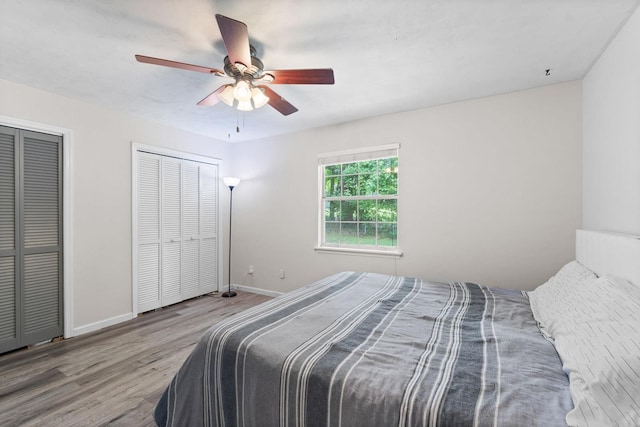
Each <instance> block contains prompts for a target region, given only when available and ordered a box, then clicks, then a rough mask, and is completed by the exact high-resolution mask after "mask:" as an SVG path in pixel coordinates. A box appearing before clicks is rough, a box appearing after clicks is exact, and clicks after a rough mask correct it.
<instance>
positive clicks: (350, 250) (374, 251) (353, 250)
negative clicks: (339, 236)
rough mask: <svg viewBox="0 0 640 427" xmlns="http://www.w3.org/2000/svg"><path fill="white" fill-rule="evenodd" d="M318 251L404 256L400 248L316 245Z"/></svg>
mask: <svg viewBox="0 0 640 427" xmlns="http://www.w3.org/2000/svg"><path fill="white" fill-rule="evenodd" d="M314 250H315V251H316V252H326V253H343V254H351V255H371V256H383V257H395V258H400V257H401V256H402V251H400V250H398V249H389V250H384V249H360V248H341V247H331V246H316V247H315V248H314Z"/></svg>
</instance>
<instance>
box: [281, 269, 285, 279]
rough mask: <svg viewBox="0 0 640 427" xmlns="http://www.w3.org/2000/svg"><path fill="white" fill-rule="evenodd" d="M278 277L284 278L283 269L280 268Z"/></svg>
mask: <svg viewBox="0 0 640 427" xmlns="http://www.w3.org/2000/svg"><path fill="white" fill-rule="evenodd" d="M280 278H281V279H284V270H280Z"/></svg>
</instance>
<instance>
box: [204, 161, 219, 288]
mask: <svg viewBox="0 0 640 427" xmlns="http://www.w3.org/2000/svg"><path fill="white" fill-rule="evenodd" d="M218 180H219V176H218V166H217V165H210V164H201V165H200V291H201V292H200V293H207V292H213V291H216V290H218Z"/></svg>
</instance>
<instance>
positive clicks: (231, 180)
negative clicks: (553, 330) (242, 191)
mask: <svg viewBox="0 0 640 427" xmlns="http://www.w3.org/2000/svg"><path fill="white" fill-rule="evenodd" d="M222 181H223V182H224V185H226V186H227V187H229V188H233V187H235V186H236V185H238V184H240V178H236V177H235V176H225V177H224V178H222Z"/></svg>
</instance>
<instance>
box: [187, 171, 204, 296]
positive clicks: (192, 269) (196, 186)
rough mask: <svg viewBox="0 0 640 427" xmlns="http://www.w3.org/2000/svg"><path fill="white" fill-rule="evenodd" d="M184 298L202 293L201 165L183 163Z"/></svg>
mask: <svg viewBox="0 0 640 427" xmlns="http://www.w3.org/2000/svg"><path fill="white" fill-rule="evenodd" d="M182 196H183V201H182V232H183V235H182V297H183V299H187V298H193V297H196V296H198V295H201V294H202V292H201V291H200V207H199V204H200V164H199V163H197V162H193V161H189V160H184V161H183V162H182Z"/></svg>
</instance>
